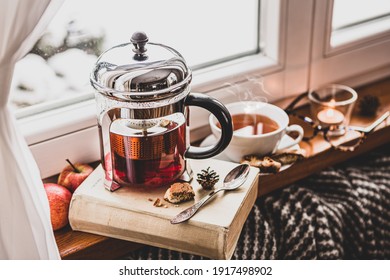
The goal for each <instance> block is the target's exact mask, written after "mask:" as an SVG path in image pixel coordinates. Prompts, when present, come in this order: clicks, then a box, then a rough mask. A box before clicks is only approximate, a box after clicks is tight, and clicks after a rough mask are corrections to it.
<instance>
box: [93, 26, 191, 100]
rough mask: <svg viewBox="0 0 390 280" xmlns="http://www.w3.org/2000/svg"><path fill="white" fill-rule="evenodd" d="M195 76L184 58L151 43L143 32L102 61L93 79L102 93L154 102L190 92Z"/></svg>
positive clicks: (112, 50)
mask: <svg viewBox="0 0 390 280" xmlns="http://www.w3.org/2000/svg"><path fill="white" fill-rule="evenodd" d="M191 78H192V74H191V70H190V68H189V67H188V66H187V64H186V62H185V60H184V58H183V57H182V55H181V54H180V53H179V52H177V51H176V50H174V49H173V48H171V47H168V46H166V45H163V44H158V43H151V42H149V39H148V37H147V36H146V34H145V33H143V32H136V33H134V34H133V35H132V37H131V39H130V42H129V43H125V44H121V45H118V46H115V47H112V48H110V49H108V50H107V51H105V52H104V53H102V54H101V55H100V57H99V58H98V60H97V62H96V64H95V66H94V69H93V71H92V73H91V76H90V81H91V84H92V86H93V87H94V88H95V89H96V90H97V91H98V92H100V93H101V94H104V95H106V96H109V97H113V98H118V99H120V100H128V101H152V100H160V99H165V98H170V97H173V96H176V95H180V94H181V93H183V92H184V91H185V92H187V91H188V93H189V84H190V82H191Z"/></svg>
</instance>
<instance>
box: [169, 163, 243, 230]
mask: <svg viewBox="0 0 390 280" xmlns="http://www.w3.org/2000/svg"><path fill="white" fill-rule="evenodd" d="M249 170H250V167H249V164H246V163H244V164H240V165H238V166H236V167H235V168H233V169H232V170H231V171H230V172H229V173H228V174H227V175H226V177H225V179H224V181H223V186H222V187H220V188H218V189H215V190H213V191H212V192H210V193H209V194H208V195H206V196H205V197H204V198H202V199H201V200H199V201H198V202H197V203H195V204H194V205H192V206H191V207H189V208H187V209H186V210H184V211H182V212H180V213H179V214H177V215H176V216H175V217H174V218H173V219H172V220H171V224H179V223H182V222H184V221H187V220H188V219H190V218H191V217H192V216H194V215H195V213H196V212H197V211H198V210H199V209H200V208H201V207H202V206H203V205H204V204H205V203H206V202H207V201H209V200H210V199H211V198H212V197H213V196H214V195H215V194H216V193H217V192H220V191H231V190H235V189H237V188H239V187H240V186H241V185H242V184H243V183H244V182H245V180H246V178H247V177H248V174H249Z"/></svg>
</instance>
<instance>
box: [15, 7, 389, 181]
mask: <svg viewBox="0 0 390 280" xmlns="http://www.w3.org/2000/svg"><path fill="white" fill-rule="evenodd" d="M331 5H333V0H324V1H322V0H321V1H318V0H294V1H291V0H290V1H288V0H267V1H265V2H264V3H263V4H262V7H261V9H263V11H265V15H266V16H265V17H263V18H262V22H261V27H263V26H264V25H267V26H270V27H272V28H273V29H272V28H270V29H268V28H267V29H261V32H262V34H261V35H262V36H263V37H264V36H265V37H266V38H267V39H266V41H267V43H268V45H266V46H264V53H265V55H263V54H262V55H252V56H248V57H244V58H240V59H237V60H234V61H231V62H228V63H223V64H219V65H216V66H212V67H208V68H206V69H202V70H197V71H194V73H193V75H194V76H193V82H192V91H193V92H203V93H207V94H209V95H210V96H212V97H215V98H217V99H218V100H220V101H221V102H223V103H228V102H231V101H234V97H232V95H229V94H227V92H228V91H229V90H231V88H230V87H231V86H230V85H231V84H235V85H239V86H240V87H241V88H243V89H251V90H252V91H253V92H256V88H253V87H254V86H253V83H252V82H249V81H248V76H249V77H251V76H252V77H260V80H261V81H262V82H263V83H264V87H265V88H266V90H267V92H269V93H272V96H267V98H268V101H270V102H273V101H275V100H277V99H280V98H284V97H287V96H291V95H296V94H299V93H301V92H305V91H307V90H308V89H309V88H310V87H313V86H317V85H319V84H323V83H327V82H335V81H351V79H349V78H351V77H354V76H357V75H359V77H361V75H366V76H365V78H364V79H361V78H359V79H356V80H355V84H353V85H357V84H358V83H357V81H358V82H360V83H364V82H367V81H369V80H370V79H377V78H378V77H382V76H384V75H388V74H389V73H388V71H387V70H389V69H390V67H388V66H389V65H390V63H389V62H387V61H385V62H384V63H382V61H378V59H376V60H375V63H376V64H375V63H374V62H372V63H371V62H370V61H365V63H367V67H366V68H364V69H362V67H360V68H359V69H358V70H357V71H355V70H356V69H354V67H352V69H345V67H344V66H343V67H336V68H337V70H336V71H335V70H334V69H333V68H332V67H334V65H336V64H338V63H342V62H343V61H344V60H346V59H349V58H350V55H352V57H353V56H356V55H359V53H361V52H362V49H363V50H365V49H366V48H369V47H370V48H371V49H370V50H368V49H367V51H374V50H377V51H380V53H379V56H383V45H382V46H381V47H380V48H378V45H381V44H382V42H383V40H382V41H376V43H375V44H373V43H372V42H371V44H370V45H366V46H365V47H363V48H362V47H361V45H359V47H358V48H357V49H353V48H352V49H348V50H343V51H342V52H340V50H337V51H335V52H334V53H332V51H330V52H329V48H327V47H326V46H328V45H327V44H328V43H329V38H330V37H329V36H330V30H327V28H328V27H327V26H328V25H329V7H331ZM275 13H277V14H279V16H275ZM320 32H322V33H320ZM320 34H326V36H321V35H320ZM275 36H276V37H275ZM383 44H384V46H387V44H389V42H388V41H386V40H385V41H384V43H383ZM388 49H389V48H388ZM368 55H369V53H368ZM337 59H339V60H337ZM374 59H375V58H374ZM382 59H383V58H382ZM378 65H379V66H378ZM339 68H342V69H340V70H339ZM387 68H388V69H387ZM335 72H336V73H337V74H336V73H335ZM373 73H374V74H373ZM322 74H324V75H325V77H323V76H322ZM348 79H349V80H348ZM350 85H352V84H350ZM207 117H208V113H207V112H206V111H204V110H202V109H198V108H193V109H191V119H190V126H191V140H192V141H196V140H199V139H201V138H203V137H205V136H207V134H208V133H210V131H209V128H208V125H207V119H208V118H207ZM19 124H20V126H21V130H22V132H23V133H24V135H25V137H26V141H27V143H28V144H29V146H30V148H31V150H32V152H33V155H34V157H35V159H36V161H37V163H38V166H39V167H40V170H41V176H42V178H46V177H49V176H52V175H56V174H58V173H59V172H60V170H61V169H62V168H63V167H64V166H65V164H66V162H65V159H66V158H69V159H70V160H72V161H74V162H76V161H81V162H93V161H97V160H99V159H100V158H99V156H100V151H99V140H98V139H99V137H98V130H97V124H96V108H95V102H94V100H87V101H83V102H79V103H77V104H74V105H71V106H66V107H64V108H60V109H55V110H50V111H46V112H44V113H40V114H35V115H32V116H29V117H25V118H21V119H20V120H19Z"/></svg>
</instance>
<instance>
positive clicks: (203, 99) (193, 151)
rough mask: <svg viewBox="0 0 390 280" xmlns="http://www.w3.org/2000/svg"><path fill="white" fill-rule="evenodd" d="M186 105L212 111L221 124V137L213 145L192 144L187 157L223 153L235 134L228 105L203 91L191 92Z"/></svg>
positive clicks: (208, 156) (209, 156)
mask: <svg viewBox="0 0 390 280" xmlns="http://www.w3.org/2000/svg"><path fill="white" fill-rule="evenodd" d="M185 105H186V106H197V107H201V108H203V109H206V110H207V111H209V112H211V113H212V114H213V115H214V116H215V117H216V118H217V120H218V121H219V123H220V124H221V131H222V134H221V137H220V139H219V140H218V142H217V143H216V144H215V145H213V146H208V147H194V146H190V147H189V148H188V150H187V151H186V153H185V157H187V158H192V159H206V158H211V157H213V156H216V155H218V154H219V153H221V152H222V151H223V150H224V149H225V148H226V147H227V146H228V145H229V143H230V140H231V139H232V136H233V125H232V118H231V116H230V113H229V111H228V110H227V109H226V107H225V106H224V105H223V104H222V103H221V102H219V101H218V100H217V99H214V98H212V97H210V96H207V95H205V94H202V93H191V94H189V95H188V96H187V98H186V100H185Z"/></svg>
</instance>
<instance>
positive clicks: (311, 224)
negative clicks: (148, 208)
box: [125, 145, 390, 260]
mask: <svg viewBox="0 0 390 280" xmlns="http://www.w3.org/2000/svg"><path fill="white" fill-rule="evenodd" d="M389 148H390V147H389V145H387V147H382V149H381V150H377V151H375V152H371V153H368V154H366V155H364V156H362V157H360V158H358V159H354V160H352V161H349V162H347V163H345V164H342V165H339V166H336V167H331V168H327V169H325V170H323V171H321V172H319V173H317V174H314V175H312V176H310V177H308V178H306V179H304V180H302V181H299V182H297V183H295V184H293V185H291V186H288V187H286V188H284V189H282V190H279V191H277V192H274V193H271V194H269V195H266V196H264V197H261V198H259V199H257V201H256V203H255V205H254V207H253V209H252V211H251V213H250V214H249V217H248V219H247V221H246V222H245V224H244V227H243V230H242V232H241V235H240V238H239V241H238V244H237V247H236V249H235V252H234V254H233V257H232V259H239V260H245V259H256V260H263V259H389V257H390V153H389V150H390V149H389ZM125 258H126V259H155V260H157V259H172V260H178V259H206V258H204V257H200V256H196V255H190V254H186V253H180V252H176V251H171V250H167V249H161V248H156V247H152V246H145V247H143V248H141V249H139V250H137V251H134V252H131V253H130V254H129V255H127V256H126V257H125Z"/></svg>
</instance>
